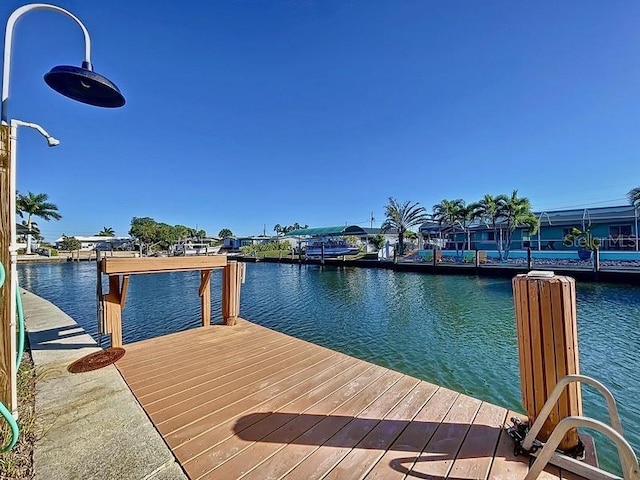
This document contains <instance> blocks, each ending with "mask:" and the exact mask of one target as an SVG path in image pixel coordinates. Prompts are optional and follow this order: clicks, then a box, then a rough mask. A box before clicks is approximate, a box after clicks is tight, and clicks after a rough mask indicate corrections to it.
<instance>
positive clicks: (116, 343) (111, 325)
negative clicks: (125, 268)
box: [103, 275, 122, 347]
mask: <svg viewBox="0 0 640 480" xmlns="http://www.w3.org/2000/svg"><path fill="white" fill-rule="evenodd" d="M121 301H122V300H121V293H120V276H119V275H109V293H108V294H106V295H104V300H103V302H104V303H103V311H104V314H103V315H104V327H105V328H104V329H105V332H104V333H108V334H109V335H110V337H111V346H112V347H121V346H122V304H121Z"/></svg>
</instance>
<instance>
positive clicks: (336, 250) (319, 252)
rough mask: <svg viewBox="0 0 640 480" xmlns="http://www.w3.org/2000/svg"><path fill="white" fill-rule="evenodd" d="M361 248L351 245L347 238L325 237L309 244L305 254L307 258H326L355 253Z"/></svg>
mask: <svg viewBox="0 0 640 480" xmlns="http://www.w3.org/2000/svg"><path fill="white" fill-rule="evenodd" d="M359 252H360V249H359V248H358V247H356V246H354V245H350V244H349V243H347V241H346V240H342V239H328V240H327V239H323V240H314V241H313V242H311V243H309V244H307V247H306V249H305V255H306V256H307V258H320V257H322V256H324V257H325V258H330V257H340V256H342V255H355V254H357V253H359Z"/></svg>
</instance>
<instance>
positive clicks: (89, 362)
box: [67, 347, 125, 373]
mask: <svg viewBox="0 0 640 480" xmlns="http://www.w3.org/2000/svg"><path fill="white" fill-rule="evenodd" d="M124 352H125V350H124V348H119V347H115V348H111V347H109V348H105V349H104V350H101V351H99V352H94V353H91V354H89V355H87V356H85V357H82V358H79V359H78V360H76V361H75V362H73V363H72V364H71V365H69V366H68V367H67V370H69V371H70V372H71V373H82V372H90V371H91V370H98V369H99V368H102V367H106V366H107V365H111V364H112V363H115V362H117V361H118V360H120V359H121V358H122V357H123V356H124Z"/></svg>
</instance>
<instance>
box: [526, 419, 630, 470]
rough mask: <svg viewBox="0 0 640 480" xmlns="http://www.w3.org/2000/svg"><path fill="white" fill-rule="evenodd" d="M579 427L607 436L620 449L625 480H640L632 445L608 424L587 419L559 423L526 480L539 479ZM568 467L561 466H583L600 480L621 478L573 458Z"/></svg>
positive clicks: (563, 420) (566, 420) (538, 455)
mask: <svg viewBox="0 0 640 480" xmlns="http://www.w3.org/2000/svg"><path fill="white" fill-rule="evenodd" d="M578 427H583V428H584V427H587V428H592V429H594V430H597V431H599V432H600V433H603V434H605V435H606V436H607V437H609V439H610V440H612V441H613V443H615V445H616V447H617V448H618V454H619V455H620V463H621V466H622V474H623V476H624V477H623V478H624V479H625V480H639V479H640V471H639V469H638V458H637V457H636V454H635V453H634V451H633V449H632V448H631V445H629V442H627V441H626V440H625V439H624V437H623V436H622V435H621V434H620V432H618V431H616V430H615V429H613V428H612V427H610V426H609V425H607V424H606V423H602V422H601V421H599V420H594V419H593V418H587V417H579V416H575V417H566V418H563V419H562V420H560V422H558V425H556V427H555V428H554V429H553V433H552V434H551V436H550V437H549V440H547V442H546V443H545V444H544V447H543V448H542V451H540V453H539V454H537V458H536V461H535V462H534V463H533V465H532V466H531V469H530V470H529V472H528V473H527V475H526V476H525V477H524V480H535V479H536V478H538V475H540V473H541V472H542V470H543V469H544V467H546V466H547V463H549V461H550V460H551V459H552V457H553V456H554V454H555V451H556V448H558V445H559V444H560V442H561V441H562V438H563V437H564V436H565V434H566V433H567V432H568V431H569V430H570V429H572V428H578ZM568 460H569V462H568V465H567V464H565V465H561V467H563V468H565V469H568V468H567V467H568V466H570V465H575V464H580V465H581V466H583V468H584V470H585V471H592V472H596V471H597V472H598V473H599V474H600V475H599V478H607V479H618V478H620V477H618V476H616V475H612V474H609V473H608V472H605V471H604V470H600V469H596V468H595V467H592V466H590V465H584V464H581V462H578V461H577V460H574V459H572V458H568ZM574 473H582V472H574Z"/></svg>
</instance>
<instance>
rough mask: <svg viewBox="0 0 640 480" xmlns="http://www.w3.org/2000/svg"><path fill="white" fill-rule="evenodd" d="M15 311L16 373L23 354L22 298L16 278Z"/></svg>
mask: <svg viewBox="0 0 640 480" xmlns="http://www.w3.org/2000/svg"><path fill="white" fill-rule="evenodd" d="M16 309H17V311H18V315H17V317H18V348H17V350H18V351H17V357H16V371H17V370H18V369H19V368H20V364H21V363H22V355H23V354H24V309H23V308H22V297H21V296H20V287H19V286H18V279H17V278H16Z"/></svg>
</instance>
